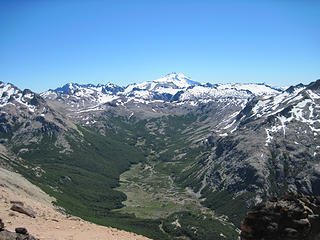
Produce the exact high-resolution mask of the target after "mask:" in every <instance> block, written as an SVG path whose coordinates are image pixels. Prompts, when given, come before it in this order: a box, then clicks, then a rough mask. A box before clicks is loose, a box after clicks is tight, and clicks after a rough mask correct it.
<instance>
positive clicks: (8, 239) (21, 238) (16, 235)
mask: <svg viewBox="0 0 320 240" xmlns="http://www.w3.org/2000/svg"><path fill="white" fill-rule="evenodd" d="M0 240H38V239H37V238H35V237H33V236H32V235H30V234H29V233H28V231H27V229H26V228H23V227H20V228H16V229H15V232H10V231H8V230H6V229H5V226H4V223H3V222H2V219H0Z"/></svg>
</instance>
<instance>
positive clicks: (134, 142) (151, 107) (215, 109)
mask: <svg viewBox="0 0 320 240" xmlns="http://www.w3.org/2000/svg"><path fill="white" fill-rule="evenodd" d="M319 106H320V80H317V81H315V82H311V83H310V84H309V85H303V84H299V85H297V86H291V87H289V88H274V87H271V86H269V85H267V84H253V83H252V84H243V83H242V84H237V83H233V84H211V83H199V82H195V81H193V80H191V79H190V78H189V77H186V76H185V75H183V74H177V73H172V74H168V75H166V76H164V77H162V78H160V79H157V80H154V81H148V82H143V83H137V84H131V85H128V86H126V87H122V86H117V85H115V84H112V83H108V84H99V85H93V84H86V85H80V84H77V83H69V84H66V85H64V86H62V87H59V88H56V89H53V90H48V91H46V92H43V93H41V94H36V93H33V92H32V91H30V90H23V91H22V90H19V89H18V88H17V87H15V86H13V85H12V84H9V83H3V82H1V83H0V110H1V115H0V116H1V117H0V149H1V151H0V164H1V166H5V167H6V168H8V169H11V170H15V171H18V172H20V173H21V174H22V175H24V176H25V177H26V178H28V179H29V180H30V181H31V182H33V183H34V184H36V185H38V186H39V187H41V188H42V189H43V190H44V191H46V192H47V193H49V194H51V195H53V196H54V197H55V198H56V199H57V204H58V205H60V206H62V207H64V208H65V210H66V211H67V212H70V213H72V214H75V215H78V216H81V217H83V218H85V219H87V220H90V221H93V222H96V223H99V224H103V225H111V226H114V227H118V228H121V229H126V230H130V231H135V232H137V233H139V234H143V235H146V236H148V237H151V238H154V239H179V238H180V239H181V238H185V237H187V238H189V239H236V237H237V229H238V227H239V224H240V221H241V219H242V218H243V216H244V214H245V212H246V210H247V208H248V207H250V206H251V205H253V204H255V203H259V202H260V201H262V200H263V199H266V198H268V197H269V196H274V195H275V196H278V195H281V194H283V193H286V192H294V193H304V194H309V195H320V191H319V189H320V165H319V163H320V158H319V154H320V152H319V151H320V138H319V134H320V133H319V132H320V107H319ZM166 209H168V210H166ZM146 213H147V214H146ZM208 220H210V221H208ZM159 226H160V227H159Z"/></svg>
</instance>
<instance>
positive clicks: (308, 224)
mask: <svg viewBox="0 0 320 240" xmlns="http://www.w3.org/2000/svg"><path fill="white" fill-rule="evenodd" d="M240 239H241V240H253V239H254V240H259V239H261V240H262V239H263V240H280V239H281V240H289V239H290V240H320V197H312V196H304V195H293V194H290V195H285V196H283V197H281V198H279V199H277V198H270V199H269V201H267V202H265V203H260V204H258V205H256V206H255V207H253V208H252V209H251V210H250V211H249V212H248V213H247V215H246V217H245V219H244V221H243V222H242V224H241V234H240Z"/></svg>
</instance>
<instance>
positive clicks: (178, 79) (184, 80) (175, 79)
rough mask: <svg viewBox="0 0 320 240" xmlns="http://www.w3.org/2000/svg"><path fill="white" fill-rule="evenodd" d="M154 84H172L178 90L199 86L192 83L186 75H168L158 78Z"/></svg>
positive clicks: (196, 83) (197, 83)
mask: <svg viewBox="0 0 320 240" xmlns="http://www.w3.org/2000/svg"><path fill="white" fill-rule="evenodd" d="M154 82H158V83H173V84H174V85H176V86H177V87H179V88H187V87H190V86H192V85H200V83H199V82H195V81H193V80H192V79H191V78H190V77H187V76H186V75H184V74H182V73H170V74H167V75H165V76H164V77H162V78H159V79H157V80H155V81H154Z"/></svg>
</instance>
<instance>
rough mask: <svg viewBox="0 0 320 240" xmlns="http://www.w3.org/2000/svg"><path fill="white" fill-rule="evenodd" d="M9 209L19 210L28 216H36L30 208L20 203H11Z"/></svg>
mask: <svg viewBox="0 0 320 240" xmlns="http://www.w3.org/2000/svg"><path fill="white" fill-rule="evenodd" d="M10 209H11V210H12V211H16V212H19V213H23V214H26V215H27V216H29V217H33V218H35V217H36V213H35V212H34V211H33V210H32V209H30V208H27V207H25V206H22V205H20V204H13V205H12V207H11V208H10Z"/></svg>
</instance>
